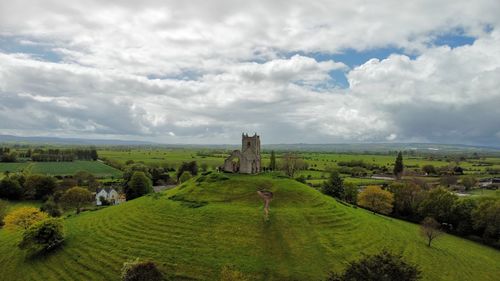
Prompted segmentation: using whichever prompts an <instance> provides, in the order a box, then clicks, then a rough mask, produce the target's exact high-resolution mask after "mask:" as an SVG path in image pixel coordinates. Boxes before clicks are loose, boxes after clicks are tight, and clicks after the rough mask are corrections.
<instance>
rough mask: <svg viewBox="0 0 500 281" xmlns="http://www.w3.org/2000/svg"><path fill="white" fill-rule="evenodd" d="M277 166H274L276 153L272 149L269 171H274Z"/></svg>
mask: <svg viewBox="0 0 500 281" xmlns="http://www.w3.org/2000/svg"><path fill="white" fill-rule="evenodd" d="M276 169H277V166H276V154H275V153H274V150H272V151H271V159H270V161H269V170H271V171H276Z"/></svg>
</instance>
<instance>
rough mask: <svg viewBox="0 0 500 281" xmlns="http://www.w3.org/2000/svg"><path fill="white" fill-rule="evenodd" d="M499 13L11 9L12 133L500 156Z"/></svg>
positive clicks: (349, 5) (2, 38)
mask: <svg viewBox="0 0 500 281" xmlns="http://www.w3.org/2000/svg"><path fill="white" fill-rule="evenodd" d="M499 14H500V1H498V0H475V1H470V0H416V1H400V0H383V1H368V0H351V1H333V0H329V1H315V0H312V1H293V0H286V1H284V0H283V1H281V0H273V1H268V0H263V1H235V0H217V1H212V0H210V1H208V0H201V1H166V0H142V1H135V0H134V1H133V0H128V1H111V0H108V1H98V0H79V1H65V0H39V1H32V0H16V1H4V0H1V1H0V134H13V135H21V136H61V137H84V138H111V139H130V140H148V141H155V142H162V143H238V142H239V141H240V140H239V138H240V136H241V132H243V131H245V132H250V133H253V132H258V133H260V134H261V136H262V140H263V142H264V143H298V142H302V143H345V142H439V143H464V144H482V145H495V146H498V145H499V143H500V16H499Z"/></svg>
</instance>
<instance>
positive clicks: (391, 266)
mask: <svg viewBox="0 0 500 281" xmlns="http://www.w3.org/2000/svg"><path fill="white" fill-rule="evenodd" d="M419 279H420V270H419V269H418V268H417V267H416V266H415V265H412V264H409V263H407V262H406V261H405V260H404V259H403V257H402V256H401V255H395V254H392V253H390V252H388V251H386V250H383V251H382V252H380V253H378V254H376V255H373V256H365V257H364V258H362V259H360V260H359V261H355V262H351V263H350V264H349V265H348V266H347V269H346V270H345V272H344V273H343V274H340V275H339V274H337V273H331V274H330V276H329V278H328V279H327V281H415V280H419Z"/></svg>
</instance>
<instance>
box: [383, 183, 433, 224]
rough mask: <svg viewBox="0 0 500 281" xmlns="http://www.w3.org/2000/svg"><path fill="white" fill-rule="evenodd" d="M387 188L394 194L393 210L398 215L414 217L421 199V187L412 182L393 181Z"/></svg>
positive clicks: (422, 195)
mask: <svg viewBox="0 0 500 281" xmlns="http://www.w3.org/2000/svg"><path fill="white" fill-rule="evenodd" d="M388 190H389V191H390V192H392V193H393V194H394V212H395V213H396V214H397V215H399V216H406V217H409V218H414V217H416V216H417V213H418V206H419V204H420V202H421V201H422V200H423V197H424V194H423V192H422V188H421V187H420V186H419V185H418V184H416V183H413V182H395V183H392V184H391V185H390V186H389V188H388Z"/></svg>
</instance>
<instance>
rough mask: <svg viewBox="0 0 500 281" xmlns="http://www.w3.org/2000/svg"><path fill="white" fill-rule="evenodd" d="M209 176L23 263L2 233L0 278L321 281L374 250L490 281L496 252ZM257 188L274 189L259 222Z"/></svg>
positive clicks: (305, 191) (103, 219) (266, 179)
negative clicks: (229, 272) (141, 267)
mask: <svg viewBox="0 0 500 281" xmlns="http://www.w3.org/2000/svg"><path fill="white" fill-rule="evenodd" d="M224 177H225V176H218V179H214V178H212V177H210V176H208V177H203V178H201V179H200V178H198V179H197V181H196V180H192V181H190V182H188V183H186V184H184V185H183V186H181V187H179V188H176V189H173V190H170V191H168V192H166V193H164V194H162V196H161V197H159V198H154V197H153V196H146V197H143V198H139V199H136V200H132V201H130V202H127V203H125V204H122V205H120V206H114V207H109V208H106V209H103V210H100V211H95V212H86V213H83V214H81V215H78V216H73V217H71V218H68V219H66V220H65V225H66V229H67V243H66V245H65V246H64V247H63V248H62V249H60V250H58V251H57V252H54V253H52V254H50V255H49V256H47V257H46V258H43V259H38V260H25V259H24V256H23V252H22V251H20V250H18V249H17V247H16V243H17V241H18V240H19V239H20V234H19V233H8V232H6V231H5V230H0V242H1V243H0V272H1V274H0V279H1V280H119V275H120V273H119V271H120V268H121V266H122V263H123V262H124V261H126V260H128V259H133V258H135V257H141V258H150V259H153V260H155V261H156V262H158V263H159V265H160V267H161V268H162V271H164V272H166V273H169V274H170V276H171V277H172V279H174V280H216V279H217V278H218V275H219V273H220V269H221V267H222V266H224V265H234V266H235V267H236V268H237V269H238V270H240V271H242V272H244V273H245V274H247V275H249V276H252V278H253V280H321V279H323V278H324V277H325V276H326V274H327V272H328V271H330V270H336V271H338V270H341V269H343V267H344V266H345V265H346V264H347V262H349V261H351V260H353V259H357V258H358V257H360V256H361V253H374V252H376V251H378V250H380V249H382V248H384V247H385V248H389V249H392V250H394V251H397V252H401V253H403V254H404V256H405V257H406V258H407V259H408V260H409V261H411V262H414V263H418V264H419V265H420V267H421V269H422V270H423V275H424V279H425V280H475V281H477V280H498V279H496V278H497V277H498V276H500V262H499V261H500V251H496V250H494V249H491V248H488V247H485V246H482V245H479V244H476V243H473V242H470V241H467V240H464V239H460V238H457V237H453V236H450V235H446V236H443V237H442V238H441V239H440V240H438V241H436V243H435V247H433V248H428V247H426V245H425V242H424V241H423V240H422V238H420V237H419V236H418V226H416V225H413V224H410V223H406V222H403V221H399V220H394V219H390V218H387V217H383V216H380V215H374V214H372V213H370V212H367V211H365V210H362V209H355V208H352V207H349V206H345V205H342V204H339V203H337V202H336V201H335V200H333V199H331V198H328V197H326V196H324V195H322V194H321V193H319V192H317V191H315V190H313V189H311V188H309V187H307V186H305V185H302V184H300V183H298V182H295V181H291V180H287V179H277V178H271V177H270V176H240V175H231V176H227V177H228V178H227V179H224ZM259 188H266V189H269V190H272V191H273V192H274V194H275V199H274V201H273V202H272V203H271V216H270V221H269V222H265V221H264V220H263V209H262V202H261V199H260V198H259V197H258V195H257V194H256V190H257V189H259Z"/></svg>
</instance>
